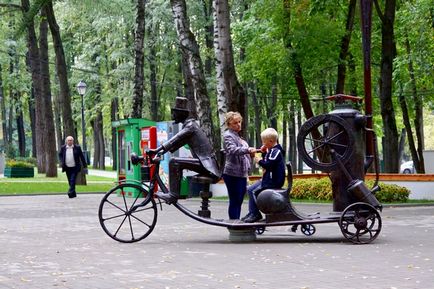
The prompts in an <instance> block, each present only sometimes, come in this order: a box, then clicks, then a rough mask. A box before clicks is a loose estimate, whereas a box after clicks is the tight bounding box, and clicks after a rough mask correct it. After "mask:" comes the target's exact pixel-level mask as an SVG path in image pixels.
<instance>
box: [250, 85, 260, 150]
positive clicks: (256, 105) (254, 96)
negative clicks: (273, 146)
mask: <svg viewBox="0 0 434 289" xmlns="http://www.w3.org/2000/svg"><path fill="white" fill-rule="evenodd" d="M252 100H253V101H252V102H253V108H254V111H255V132H256V134H255V140H256V147H260V146H261V144H262V141H261V108H260V106H259V102H258V97H257V91H256V87H255V88H253V89H252Z"/></svg>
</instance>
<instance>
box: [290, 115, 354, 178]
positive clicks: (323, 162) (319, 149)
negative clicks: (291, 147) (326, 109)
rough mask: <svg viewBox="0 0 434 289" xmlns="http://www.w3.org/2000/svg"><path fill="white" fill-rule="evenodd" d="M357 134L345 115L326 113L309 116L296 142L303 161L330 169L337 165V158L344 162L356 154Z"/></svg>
mask: <svg viewBox="0 0 434 289" xmlns="http://www.w3.org/2000/svg"><path fill="white" fill-rule="evenodd" d="M353 144H354V137H353V135H352V133H351V128H350V127H349V125H348V124H347V123H346V122H345V120H344V119H342V118H340V117H338V116H336V115H332V114H323V115H318V116H315V117H312V118H310V119H309V120H307V121H306V122H305V123H304V124H303V125H302V126H301V128H300V132H299V134H298V137H297V146H298V151H299V152H300V156H301V158H302V159H303V161H304V162H305V163H306V164H307V165H308V166H309V167H311V168H313V169H315V170H320V171H324V172H330V171H332V170H335V169H337V168H338V162H337V160H336V158H334V157H332V151H334V152H335V153H336V154H335V156H336V157H337V158H339V160H340V161H341V162H342V163H345V162H346V161H348V160H349V159H350V158H351V155H352V154H353V151H354V149H353Z"/></svg>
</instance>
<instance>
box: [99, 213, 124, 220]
mask: <svg viewBox="0 0 434 289" xmlns="http://www.w3.org/2000/svg"><path fill="white" fill-rule="evenodd" d="M122 216H125V214H120V215H116V216H112V217H108V218H105V219H103V221H104V222H105V221H108V220H112V219H116V218H119V217H122Z"/></svg>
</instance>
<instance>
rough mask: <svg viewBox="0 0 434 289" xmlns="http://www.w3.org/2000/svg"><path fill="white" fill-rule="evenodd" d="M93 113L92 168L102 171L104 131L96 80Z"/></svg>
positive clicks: (103, 166) (99, 88)
mask: <svg viewBox="0 0 434 289" xmlns="http://www.w3.org/2000/svg"><path fill="white" fill-rule="evenodd" d="M95 103H96V107H95V113H96V116H95V118H94V119H93V120H92V127H93V143H94V154H93V168H95V169H104V168H105V165H104V152H105V145H104V130H103V118H102V112H101V109H102V108H101V104H100V103H101V83H100V82H99V80H97V83H96V85H95Z"/></svg>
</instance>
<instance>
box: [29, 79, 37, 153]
mask: <svg viewBox="0 0 434 289" xmlns="http://www.w3.org/2000/svg"><path fill="white" fill-rule="evenodd" d="M34 92H35V89H34V88H33V84H32V88H31V91H30V98H29V118H30V128H31V131H32V157H33V158H35V159H36V110H35V93H34Z"/></svg>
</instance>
